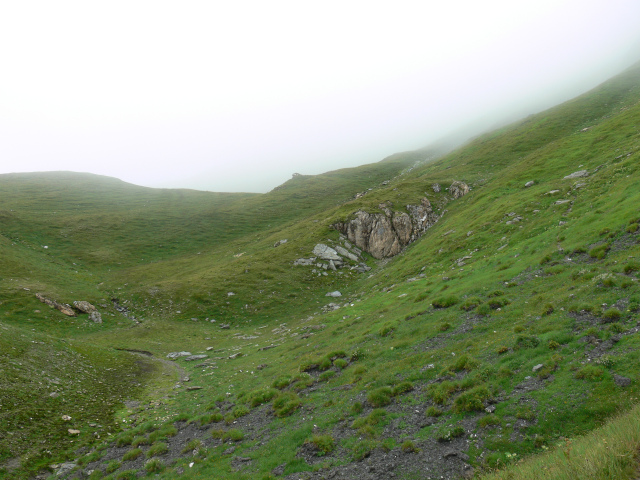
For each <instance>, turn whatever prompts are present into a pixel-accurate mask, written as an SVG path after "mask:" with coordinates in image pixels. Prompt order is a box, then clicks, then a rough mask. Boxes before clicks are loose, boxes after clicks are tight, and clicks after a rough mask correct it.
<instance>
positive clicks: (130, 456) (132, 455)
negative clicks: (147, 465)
mask: <svg viewBox="0 0 640 480" xmlns="http://www.w3.org/2000/svg"><path fill="white" fill-rule="evenodd" d="M140 455H142V450H141V449H140V448H133V449H131V450H129V451H128V452H127V453H125V454H124V455H123V456H122V460H123V461H125V462H128V461H130V460H135V459H136V458H138V457H139V456H140Z"/></svg>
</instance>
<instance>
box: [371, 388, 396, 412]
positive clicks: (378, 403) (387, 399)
mask: <svg viewBox="0 0 640 480" xmlns="http://www.w3.org/2000/svg"><path fill="white" fill-rule="evenodd" d="M392 396H393V390H392V389H391V387H380V388H376V389H375V390H373V391H371V392H369V395H367V400H368V401H369V403H370V404H371V405H373V406H374V407H384V406H386V405H389V404H390V403H391V397H392Z"/></svg>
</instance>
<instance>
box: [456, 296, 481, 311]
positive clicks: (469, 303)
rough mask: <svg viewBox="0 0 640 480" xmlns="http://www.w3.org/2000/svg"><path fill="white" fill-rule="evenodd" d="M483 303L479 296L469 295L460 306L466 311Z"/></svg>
mask: <svg viewBox="0 0 640 480" xmlns="http://www.w3.org/2000/svg"><path fill="white" fill-rule="evenodd" d="M481 303H482V300H480V299H479V298H478V297H469V298H467V299H466V300H465V301H464V302H462V305H460V308H461V309H462V310H464V311H465V312H470V311H471V310H473V309H474V308H476V307H477V306H478V305H480V304H481Z"/></svg>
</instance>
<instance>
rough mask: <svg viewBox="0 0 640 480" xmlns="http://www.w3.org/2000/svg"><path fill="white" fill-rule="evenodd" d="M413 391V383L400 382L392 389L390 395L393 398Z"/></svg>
mask: <svg viewBox="0 0 640 480" xmlns="http://www.w3.org/2000/svg"><path fill="white" fill-rule="evenodd" d="M411 390H413V383H411V382H402V383H400V384H398V385H396V386H395V387H393V392H392V395H393V396H394V397H395V396H397V395H402V394H403V393H407V392H410V391H411Z"/></svg>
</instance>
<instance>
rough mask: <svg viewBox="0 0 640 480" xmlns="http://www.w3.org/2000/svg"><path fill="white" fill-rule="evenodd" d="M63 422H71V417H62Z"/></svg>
mask: <svg viewBox="0 0 640 480" xmlns="http://www.w3.org/2000/svg"><path fill="white" fill-rule="evenodd" d="M62 420H64V421H65V422H68V421H69V420H71V417H70V416H69V415H62Z"/></svg>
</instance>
